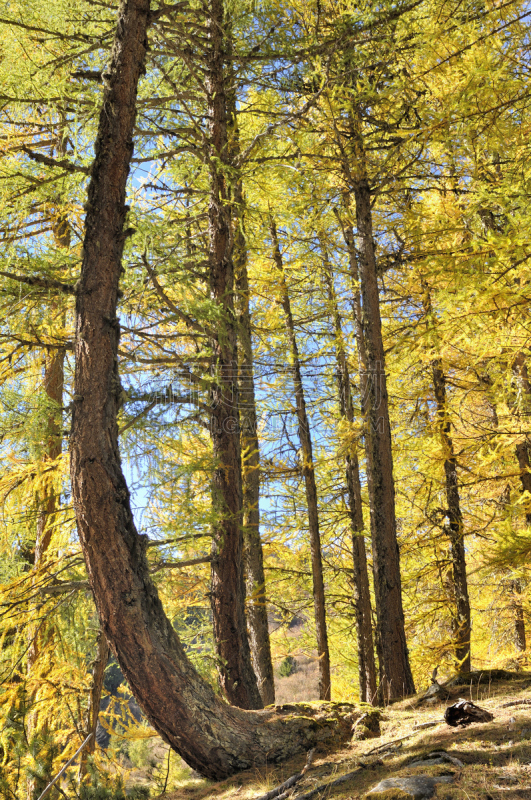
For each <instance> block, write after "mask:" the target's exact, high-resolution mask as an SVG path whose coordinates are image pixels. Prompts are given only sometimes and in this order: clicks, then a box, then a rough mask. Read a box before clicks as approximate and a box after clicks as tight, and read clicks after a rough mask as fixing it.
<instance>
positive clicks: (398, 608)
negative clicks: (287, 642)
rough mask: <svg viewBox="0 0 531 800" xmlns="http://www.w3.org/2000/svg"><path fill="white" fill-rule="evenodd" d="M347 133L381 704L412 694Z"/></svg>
mask: <svg viewBox="0 0 531 800" xmlns="http://www.w3.org/2000/svg"><path fill="white" fill-rule="evenodd" d="M351 130H352V136H353V145H354V147H355V162H354V164H353V165H345V176H346V178H347V180H348V183H349V188H350V190H351V192H352V194H353V195H354V200H355V205H356V226H357V233H358V252H357V263H358V270H359V279H360V289H361V292H360V294H361V309H360V313H361V319H360V327H361V329H362V337H363V348H364V358H365V363H366V369H367V374H366V377H365V389H364V407H365V415H366V416H365V421H366V431H365V437H366V450H367V456H368V458H367V461H368V472H369V480H368V486H369V499H370V505H371V534H372V551H373V570H374V588H375V600H376V616H377V621H378V624H377V640H378V648H379V660H380V687H379V693H380V700H381V701H385V700H391V699H394V698H399V697H403V696H404V695H408V694H412V693H413V692H414V691H415V684H414V683H413V676H412V674H411V667H410V664H409V654H408V649H407V643H406V634H405V626H404V610H403V606H402V583H401V578H400V555H399V551H398V541H397V533H396V511H395V486H394V479H393V455H392V446H391V428H390V423H389V400H388V394H387V378H386V374H385V356H384V348H383V337H382V323H381V317H380V299H379V291H378V278H377V271H376V253H375V245H374V238H373V230H372V210H371V190H370V187H369V181H368V177H367V169H366V163H365V152H364V148H363V141H362V135H361V133H360V132H359V130H358V129H357V126H356V122H355V120H352V123H351Z"/></svg>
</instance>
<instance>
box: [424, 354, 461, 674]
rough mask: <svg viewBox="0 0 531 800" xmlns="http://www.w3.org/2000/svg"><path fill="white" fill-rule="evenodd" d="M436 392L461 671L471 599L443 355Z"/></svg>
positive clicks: (435, 369) (437, 363)
mask: <svg viewBox="0 0 531 800" xmlns="http://www.w3.org/2000/svg"><path fill="white" fill-rule="evenodd" d="M431 370H432V381H433V392H434V395H435V402H436V404H437V427H438V429H439V435H440V437H441V442H442V446H443V451H444V477H445V487H446V505H447V514H448V526H447V527H446V531H447V533H448V536H449V539H450V558H451V562H452V582H451V585H452V592H453V596H454V604H455V610H454V614H453V616H452V633H453V641H454V651H455V658H456V662H457V671H458V672H470V669H471V667H470V634H471V620H470V601H469V597H468V581H467V573H466V557H465V542H464V530H463V515H462V513H461V505H460V499H459V481H458V477H457V460H456V457H455V452H454V445H453V441H452V437H451V435H450V427H451V426H450V419H449V417H448V408H447V403H446V378H445V375H444V371H443V368H442V363H441V359H440V358H436V359H434V360H433V361H432V364H431Z"/></svg>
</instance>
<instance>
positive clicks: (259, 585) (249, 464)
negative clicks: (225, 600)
mask: <svg viewBox="0 0 531 800" xmlns="http://www.w3.org/2000/svg"><path fill="white" fill-rule="evenodd" d="M226 27H227V40H228V41H227V47H226V50H227V51H228V56H227V61H228V74H229V91H228V92H227V108H228V117H229V126H228V127H229V132H228V135H229V151H230V155H231V159H232V161H233V163H235V162H237V161H238V159H239V158H240V155H241V148H240V134H239V127H238V113H237V102H236V101H237V95H236V91H237V90H236V76H235V72H234V69H233V64H232V30H231V24H230V20H229V22H228V24H227V26H226ZM231 191H232V204H231V210H232V229H233V241H234V249H233V263H234V276H235V285H236V295H235V298H236V311H237V314H238V352H239V397H240V403H239V411H240V428H241V432H240V443H241V450H242V490H243V566H244V575H245V589H246V616H247V631H248V634H249V645H250V648H251V660H252V665H253V669H254V672H255V675H256V679H257V683H258V690H259V692H260V697H261V698H262V703H263V704H264V706H267V705H271V704H272V703H274V702H275V680H274V675H273V663H272V661H271V643H270V638H269V623H268V618H267V595H266V585H265V574H264V556H263V550H262V541H261V538H260V445H259V441H258V420H257V413H256V397H255V383H254V359H253V342H252V324H251V312H250V306H249V277H248V272H247V241H246V238H245V200H244V196H243V185H242V178H241V174H240V171H239V170H238V169H233V170H232V181H231Z"/></svg>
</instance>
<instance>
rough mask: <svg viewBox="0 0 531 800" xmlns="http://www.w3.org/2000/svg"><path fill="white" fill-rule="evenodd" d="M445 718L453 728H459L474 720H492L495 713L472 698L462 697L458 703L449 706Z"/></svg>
mask: <svg viewBox="0 0 531 800" xmlns="http://www.w3.org/2000/svg"><path fill="white" fill-rule="evenodd" d="M444 719H445V722H447V723H448V725H451V727H452V728H457V727H464V726H465V725H471V724H472V723H473V722H492V720H493V719H494V715H493V714H491V713H490V711H487V710H486V709H484V708H480V707H479V706H477V705H475V703H472V702H471V701H470V700H464V699H463V698H462V697H460V698H459V700H458V701H457V703H454V704H453V706H448V708H447V709H446V711H445V712H444Z"/></svg>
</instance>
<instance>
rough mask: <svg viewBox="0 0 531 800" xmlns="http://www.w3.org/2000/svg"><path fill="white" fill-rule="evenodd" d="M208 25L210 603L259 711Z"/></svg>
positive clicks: (238, 677) (223, 167) (233, 673)
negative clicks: (214, 318)
mask: <svg viewBox="0 0 531 800" xmlns="http://www.w3.org/2000/svg"><path fill="white" fill-rule="evenodd" d="M208 28H209V52H208V55H207V60H208V73H207V90H208V118H209V139H210V152H209V156H210V159H209V167H210V203H209V210H208V217H209V219H208V232H209V284H210V293H211V297H212V299H213V301H214V303H215V304H216V306H218V308H219V309H220V311H221V314H220V317H219V323H218V326H217V327H218V333H217V335H216V337H215V338H214V339H213V340H212V341H211V347H212V351H213V380H212V388H211V437H212V445H213V451H214V459H215V466H214V474H213V477H212V498H213V505H214V513H215V515H216V522H215V523H214V527H213V531H212V533H213V547H212V582H211V605H212V615H213V622H214V638H215V642H216V650H217V654H218V672H219V677H220V683H221V687H222V690H223V692H224V694H225V696H226V697H227V700H228V701H229V702H230V703H233V704H234V705H237V706H239V707H240V708H261V707H262V705H263V703H262V698H261V697H260V693H259V691H258V685H257V682H256V676H255V674H254V671H253V668H252V663H251V651H250V647H249V640H248V637H247V629H246V620H245V584H244V574H243V529H242V526H243V518H242V507H243V497H242V474H241V450H240V419H239V409H238V350H237V320H236V315H235V309H234V264H233V246H234V243H233V236H232V224H231V213H230V203H229V196H228V191H227V185H228V183H227V182H228V175H227V174H225V173H226V172H227V169H228V168H229V167H230V163H229V162H230V151H229V146H228V138H227V124H228V115H227V93H226V88H227V87H226V86H225V69H224V68H225V53H224V18H223V0H211V2H210V11H209V21H208Z"/></svg>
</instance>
